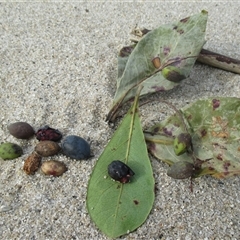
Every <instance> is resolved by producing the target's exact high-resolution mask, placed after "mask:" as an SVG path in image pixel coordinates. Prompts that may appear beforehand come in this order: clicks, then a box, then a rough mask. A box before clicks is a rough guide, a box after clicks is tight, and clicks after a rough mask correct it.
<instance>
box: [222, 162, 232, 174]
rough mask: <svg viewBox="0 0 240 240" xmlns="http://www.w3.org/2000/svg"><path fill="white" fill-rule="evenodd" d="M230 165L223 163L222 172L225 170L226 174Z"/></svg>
mask: <svg viewBox="0 0 240 240" xmlns="http://www.w3.org/2000/svg"><path fill="white" fill-rule="evenodd" d="M230 165H231V164H230V162H225V163H224V164H223V168H224V170H225V171H226V172H228V168H229V166H230Z"/></svg>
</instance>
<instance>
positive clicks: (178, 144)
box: [173, 133, 192, 156]
mask: <svg viewBox="0 0 240 240" xmlns="http://www.w3.org/2000/svg"><path fill="white" fill-rule="evenodd" d="M173 147H174V152H175V154H176V155H177V156H179V155H182V154H183V153H185V152H186V151H190V150H191V148H192V137H191V135H190V134H189V133H180V134H179V135H178V136H177V137H176V138H175V139H174V142H173Z"/></svg>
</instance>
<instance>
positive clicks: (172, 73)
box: [162, 66, 186, 83]
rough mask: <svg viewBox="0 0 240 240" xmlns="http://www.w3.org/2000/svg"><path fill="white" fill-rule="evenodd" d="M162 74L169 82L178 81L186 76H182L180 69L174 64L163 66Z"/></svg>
mask: <svg viewBox="0 0 240 240" xmlns="http://www.w3.org/2000/svg"><path fill="white" fill-rule="evenodd" d="M162 75H163V76H164V77H165V78H166V79H167V80H169V81H171V82H175V83H178V82H180V81H182V80H183V79H185V78H186V76H184V75H183V74H182V73H181V70H180V69H179V68H177V67H174V66H167V67H165V68H163V70H162Z"/></svg>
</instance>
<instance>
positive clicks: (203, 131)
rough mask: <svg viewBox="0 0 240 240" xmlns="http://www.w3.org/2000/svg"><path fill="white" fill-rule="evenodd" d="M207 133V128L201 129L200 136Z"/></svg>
mask: <svg viewBox="0 0 240 240" xmlns="http://www.w3.org/2000/svg"><path fill="white" fill-rule="evenodd" d="M206 135H207V130H206V129H202V130H201V136H202V137H205V136H206Z"/></svg>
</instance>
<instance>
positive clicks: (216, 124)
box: [145, 97, 240, 178]
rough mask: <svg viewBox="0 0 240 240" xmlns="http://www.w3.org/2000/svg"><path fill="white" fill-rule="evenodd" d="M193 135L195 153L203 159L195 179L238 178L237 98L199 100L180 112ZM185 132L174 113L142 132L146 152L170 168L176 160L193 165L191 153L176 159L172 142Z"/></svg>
mask: <svg viewBox="0 0 240 240" xmlns="http://www.w3.org/2000/svg"><path fill="white" fill-rule="evenodd" d="M181 112H182V115H183V116H184V118H185V120H186V122H187V124H188V129H189V132H190V134H191V136H192V143H193V149H194V154H195V155H196V157H197V158H198V159H201V160H205V159H210V160H208V161H205V162H204V163H203V164H202V165H201V171H199V172H198V173H197V175H196V177H199V176H202V175H206V174H210V175H212V176H213V177H216V178H227V177H231V176H237V175H240V151H239V149H240V99H239V98H231V97H219V98H209V99H205V100H198V101H197V102H195V103H193V104H192V105H191V106H187V107H185V108H183V109H182V110H181ZM181 132H184V126H183V124H182V122H181V120H180V118H179V116H178V114H174V115H172V116H170V117H169V118H168V119H166V120H164V121H162V122H160V123H158V124H156V125H155V126H153V127H151V128H150V129H148V130H147V131H146V133H145V139H146V141H147V143H148V149H149V151H150V152H151V153H152V154H153V155H154V156H155V157H156V158H158V159H160V160H162V161H164V162H166V163H168V164H169V165H172V164H173V163H175V162H178V161H187V162H190V163H192V162H193V160H192V157H191V154H187V153H184V154H182V155H180V156H176V154H175V153H174V147H173V140H174V138H175V137H176V136H177V135H178V134H180V133H181Z"/></svg>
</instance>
